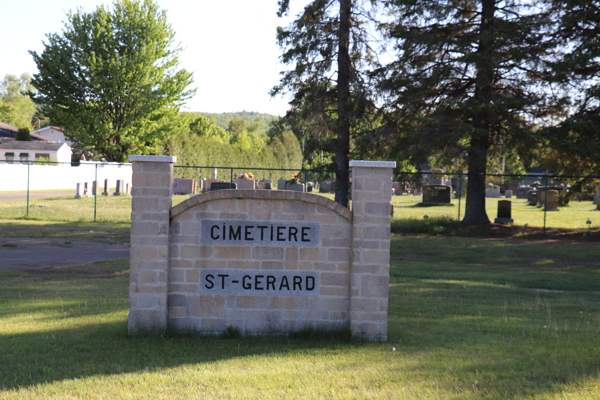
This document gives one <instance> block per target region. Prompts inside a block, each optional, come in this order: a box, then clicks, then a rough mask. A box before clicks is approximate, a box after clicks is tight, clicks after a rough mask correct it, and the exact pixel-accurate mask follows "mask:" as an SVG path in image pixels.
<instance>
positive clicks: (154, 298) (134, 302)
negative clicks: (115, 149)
mask: <svg viewBox="0 0 600 400" xmlns="http://www.w3.org/2000/svg"><path fill="white" fill-rule="evenodd" d="M175 160H176V158H175V157H168V156H133V155H132V156H129V161H132V162H133V176H132V184H133V187H132V189H131V196H132V204H131V254H130V262H129V268H130V272H129V318H128V327H129V332H130V333H141V332H157V331H163V330H165V329H166V328H167V316H168V315H167V288H168V286H167V274H168V270H169V218H170V216H169V212H170V210H171V197H172V194H173V191H172V181H173V163H174V162H175Z"/></svg>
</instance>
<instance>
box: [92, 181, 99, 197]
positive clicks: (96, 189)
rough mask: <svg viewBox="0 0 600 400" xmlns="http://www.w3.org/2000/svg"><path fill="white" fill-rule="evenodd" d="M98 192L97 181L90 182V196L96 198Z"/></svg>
mask: <svg viewBox="0 0 600 400" xmlns="http://www.w3.org/2000/svg"><path fill="white" fill-rule="evenodd" d="M97 191H98V181H92V196H96V192H97Z"/></svg>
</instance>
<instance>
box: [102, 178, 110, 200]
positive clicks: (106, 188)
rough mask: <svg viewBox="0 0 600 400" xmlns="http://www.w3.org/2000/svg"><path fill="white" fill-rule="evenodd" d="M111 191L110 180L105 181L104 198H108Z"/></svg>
mask: <svg viewBox="0 0 600 400" xmlns="http://www.w3.org/2000/svg"><path fill="white" fill-rule="evenodd" d="M109 191H110V179H105V180H104V191H103V192H102V196H108V192H109Z"/></svg>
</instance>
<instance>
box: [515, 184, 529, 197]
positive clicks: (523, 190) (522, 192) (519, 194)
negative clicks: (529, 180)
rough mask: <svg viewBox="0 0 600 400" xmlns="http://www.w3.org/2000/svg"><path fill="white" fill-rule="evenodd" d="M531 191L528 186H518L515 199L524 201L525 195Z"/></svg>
mask: <svg viewBox="0 0 600 400" xmlns="http://www.w3.org/2000/svg"><path fill="white" fill-rule="evenodd" d="M530 190H531V188H530V187H529V186H519V187H518V188H517V199H526V198H527V193H528V192H529V191H530Z"/></svg>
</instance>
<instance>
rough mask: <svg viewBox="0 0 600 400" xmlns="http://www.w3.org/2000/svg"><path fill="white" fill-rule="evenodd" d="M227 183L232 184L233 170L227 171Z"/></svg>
mask: <svg viewBox="0 0 600 400" xmlns="http://www.w3.org/2000/svg"><path fill="white" fill-rule="evenodd" d="M229 183H233V168H231V169H230V170H229Z"/></svg>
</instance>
